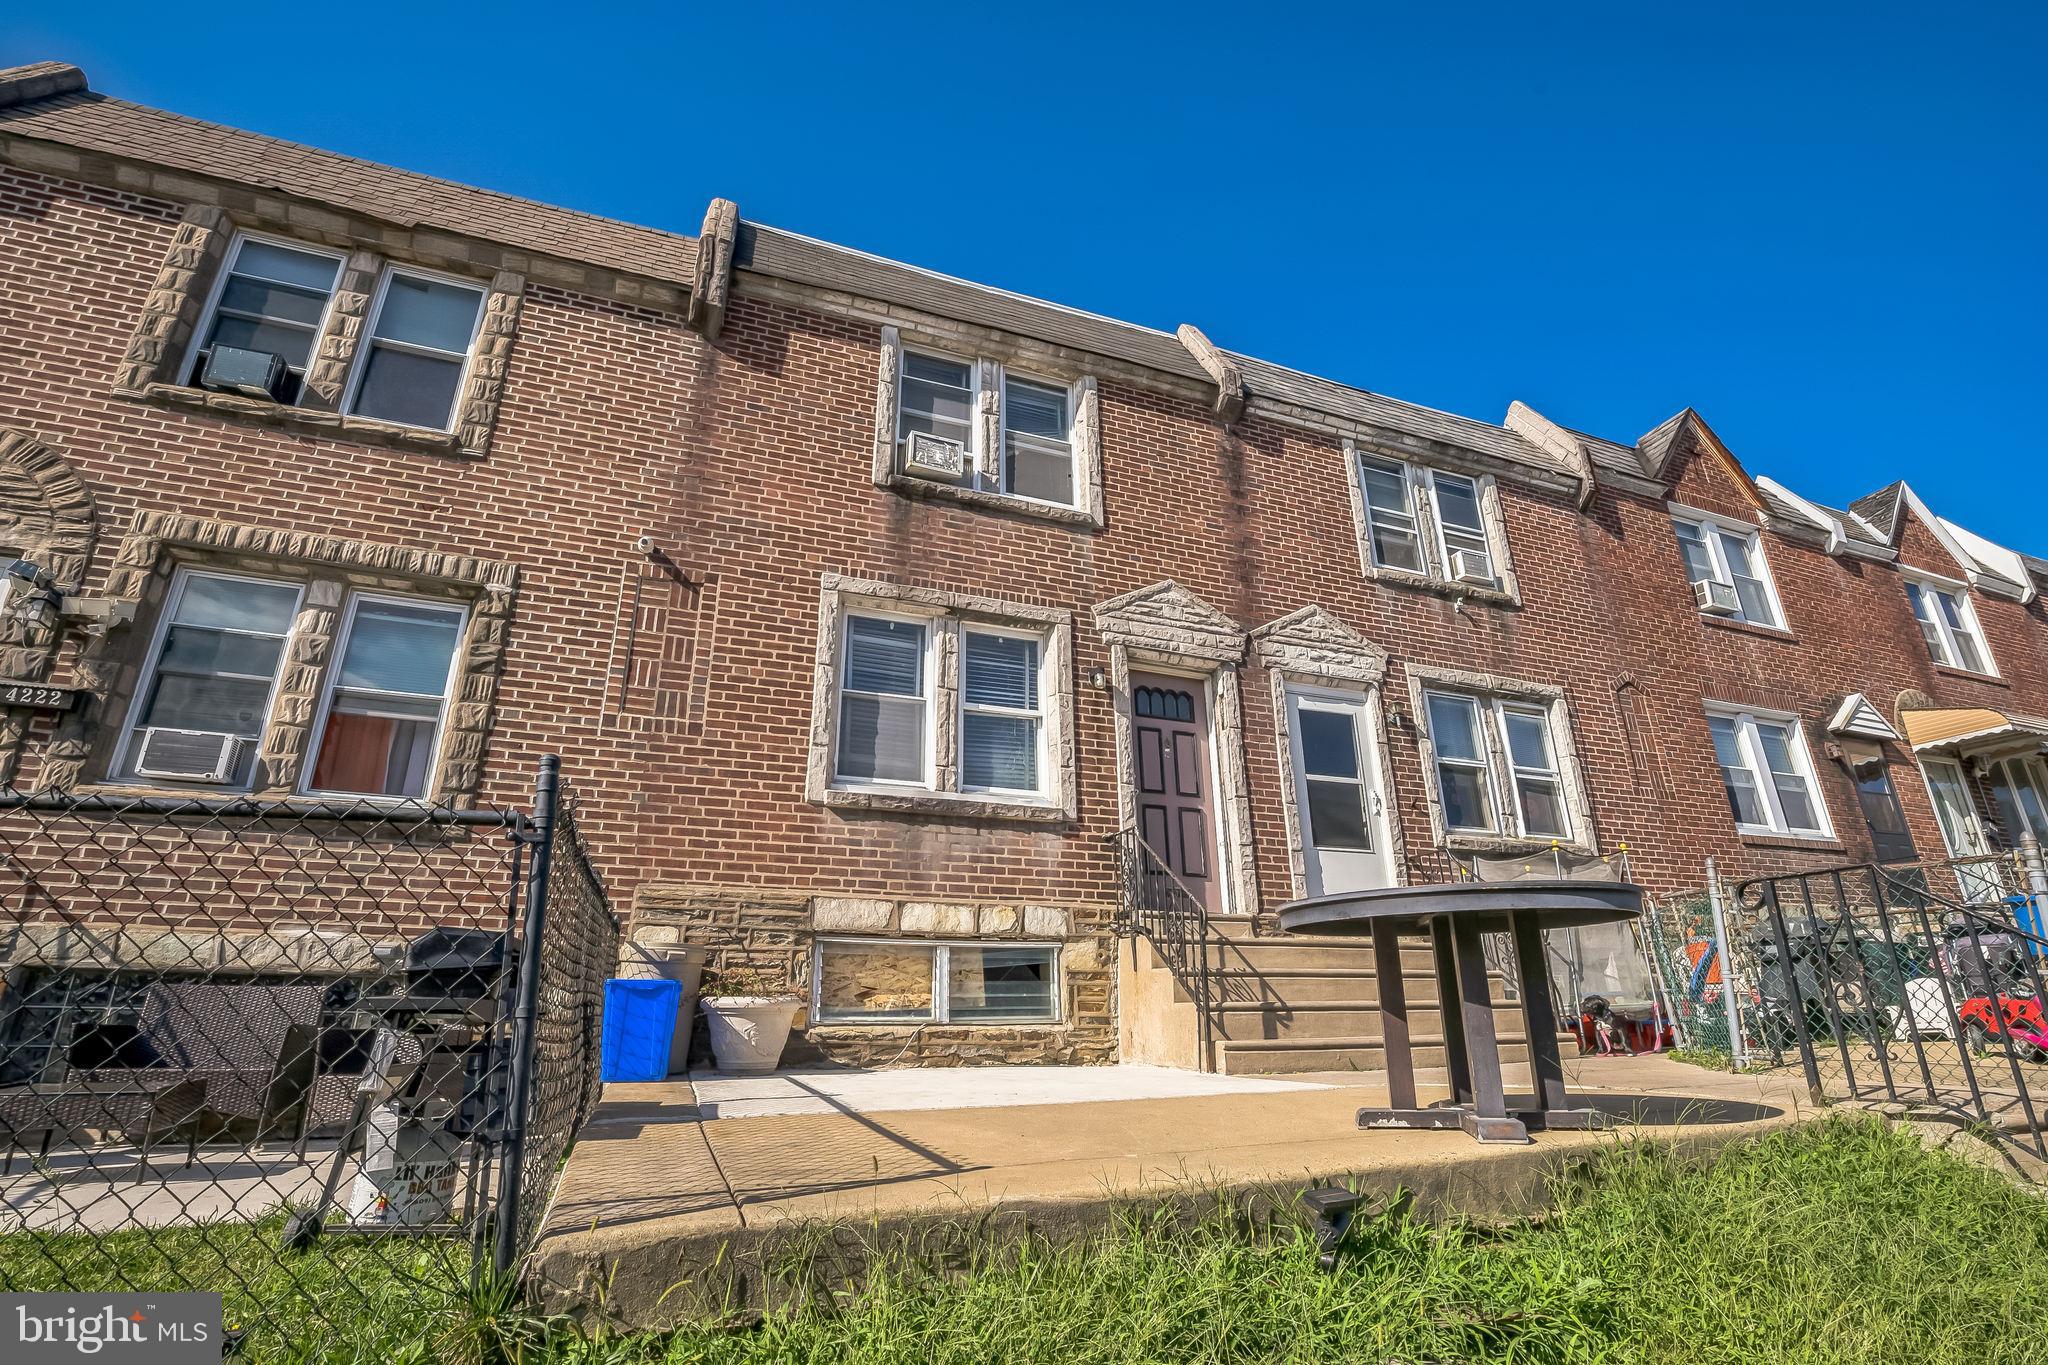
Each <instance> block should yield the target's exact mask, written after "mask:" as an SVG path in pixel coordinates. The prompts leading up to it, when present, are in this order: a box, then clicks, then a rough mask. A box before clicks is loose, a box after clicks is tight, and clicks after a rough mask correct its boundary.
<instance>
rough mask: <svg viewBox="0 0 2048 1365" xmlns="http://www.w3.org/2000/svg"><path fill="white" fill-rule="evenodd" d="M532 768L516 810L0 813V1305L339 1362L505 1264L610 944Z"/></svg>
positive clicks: (571, 1102) (548, 791) (76, 799)
mask: <svg viewBox="0 0 2048 1365" xmlns="http://www.w3.org/2000/svg"><path fill="white" fill-rule="evenodd" d="M555 771H556V768H555V764H554V761H553V760H552V759H549V760H546V761H544V763H543V766H542V771H541V776H540V781H539V782H538V783H537V787H536V800H535V804H534V808H533V810H532V811H531V812H530V813H523V812H519V811H511V810H484V811H455V810H448V809H441V808H433V807H427V806H423V805H420V804H418V803H411V802H397V801H352V802H346V803H319V802H308V801H270V800H251V799H221V798H212V797H202V796H190V797H161V798H158V797H120V796H86V795H75V796H74V795H67V794H63V793H45V794H33V795H31V794H24V793H20V792H14V791H6V792H0V1162H4V1165H0V1289H5V1290H8V1291H38V1290H45V1291H47V1290H68V1291H73V1292H109V1291H120V1290H130V1291H149V1292H173V1291H210V1292H218V1293H220V1294H221V1295H222V1296H223V1306H224V1309H225V1314H226V1320H227V1323H228V1326H229V1328H230V1341H231V1344H232V1343H235V1342H239V1343H240V1344H242V1346H243V1347H244V1348H245V1349H246V1352H247V1354H249V1355H250V1356H252V1357H254V1358H257V1359H269V1358H273V1357H283V1358H291V1359H323V1358H328V1353H329V1352H330V1351H331V1352H332V1358H336V1359H354V1358H361V1353H362V1351H363V1349H364V1343H363V1342H362V1340H361V1339H360V1334H361V1332H362V1330H363V1325H364V1324H366V1323H368V1324H375V1325H376V1326H377V1329H378V1330H380V1331H389V1332H392V1333H395V1334H397V1335H395V1336H394V1337H393V1340H403V1339H404V1333H405V1332H406V1331H408V1330H411V1328H410V1327H409V1326H408V1324H412V1325H415V1326H417V1325H419V1324H423V1323H425V1322H426V1321H428V1320H429V1319H430V1318H431V1316H432V1315H433V1314H434V1312H435V1311H436V1309H437V1308H438V1307H440V1306H442V1305H445V1304H447V1303H450V1302H453V1301H457V1300H459V1299H461V1298H462V1297H463V1296H464V1295H465V1294H467V1293H468V1292H469V1291H470V1289H471V1287H472V1286H473V1285H475V1284H476V1283H478V1282H480V1281H481V1280H482V1279H483V1278H484V1276H485V1273H486V1272H487V1271H489V1270H491V1269H493V1268H496V1269H506V1268H509V1267H510V1266H511V1265H512V1264H513V1262H514V1261H516V1259H517V1257H518V1256H519V1255H520V1254H521V1253H522V1252H523V1251H524V1250H526V1249H527V1248H528V1246H529V1245H530V1242H531V1240H532V1238H533V1237H534V1236H535V1235H536V1234H537V1232H538V1229H539V1226H540V1222H541V1215H542V1213H543V1211H544V1209H545V1205H546V1201H547V1198H548V1195H549V1193H550V1191H551V1189H552V1187H553V1183H554V1180H553V1177H554V1173H555V1170H556V1168H557V1167H558V1165H559V1163H560V1161H561V1158H562V1155H563V1153H564V1152H565V1151H566V1149H567V1147H568V1145H569V1143H570V1141H571V1140H572V1139H573V1137H574V1134H575V1132H576V1130H577V1128H578V1126H579V1125H580V1124H581V1123H582V1122H583V1120H584V1119H585V1118H586V1117H587V1116H588V1114H589V1112H590V1109H591V1107H592V1105H593V1103H594V1100H595V1095H596V1087H597V1074H598V1053H599V1047H598V1029H599V1022H600V1021H599V1009H600V1001H601V992H602V986H603V980H604V978H605V977H606V976H607V975H609V974H610V972H611V970H612V964H614V963H615V962H616V960H617V952H618V931H617V925H616V921H615V919H614V917H613V916H612V913H611V910H610V908H609V905H608V903H607V900H606V897H605V894H604V890H603V887H602V885H601V884H600V882H599V881H598V879H597V876H596V874H595V872H594V870H593V869H592V867H591V864H590V860H589V857H588V854H587V851H586V850H585V848H584V846H583V843H582V840H581V838H580V837H579V835H578V833H577V830H576V825H575V817H574V811H573V804H572V803H570V802H568V801H565V800H557V799H556V798H557V794H556V792H555V785H556V778H555ZM420 1330H422V1331H424V1330H425V1328H424V1327H420ZM372 1357H373V1358H380V1357H376V1356H375V1352H374V1351H373V1352H372Z"/></svg>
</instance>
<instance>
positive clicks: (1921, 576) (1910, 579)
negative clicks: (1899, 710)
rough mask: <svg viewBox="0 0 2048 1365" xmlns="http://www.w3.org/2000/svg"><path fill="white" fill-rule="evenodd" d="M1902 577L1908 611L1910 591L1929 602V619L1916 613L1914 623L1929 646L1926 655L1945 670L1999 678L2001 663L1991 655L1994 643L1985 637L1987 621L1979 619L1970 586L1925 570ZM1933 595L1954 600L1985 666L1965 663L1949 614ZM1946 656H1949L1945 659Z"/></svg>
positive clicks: (1915, 570)
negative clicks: (1929, 629)
mask: <svg viewBox="0 0 2048 1365" xmlns="http://www.w3.org/2000/svg"><path fill="white" fill-rule="evenodd" d="M1899 577H1900V578H1901V579H1902V580H1903V582H1904V584H1905V586H1906V587H1907V589H1908V591H1907V593H1906V609H1907V610H1908V611H1913V593H1912V591H1911V589H1915V588H1917V589H1918V590H1919V592H1920V593H1921V597H1922V600H1923V601H1926V602H1928V612H1929V617H1928V619H1927V620H1925V621H1923V620H1921V618H1920V613H1919V612H1917V611H1913V621H1914V624H1915V625H1916V626H1918V627H1919V628H1920V635H1921V639H1922V640H1923V641H1924V642H1925V643H1926V646H1927V656H1928V657H1929V658H1931V659H1933V660H1934V662H1935V663H1937V664H1940V665H1941V666H1942V667H1943V668H1953V669H1955V670H1956V671H1957V672H1958V673H1970V674H1974V675H1976V676H1977V677H1980V678H1996V677H1998V676H1999V672H1998V660H1996V659H1995V658H1993V657H1992V655H1991V641H1990V639H1989V638H1988V637H1986V636H1985V634H1984V622H1983V621H1982V620H1980V619H1979V618H1978V616H1977V604H1976V602H1975V601H1974V600H1973V597H1974V594H1972V593H1971V592H1970V585H1969V584H1967V583H1964V582H1962V581H1960V580H1958V579H1954V578H1944V577H1943V576H1941V575H1940V574H1934V573H1928V572H1927V571H1926V570H1924V569H1907V570H1902V571H1901V572H1900V575H1899ZM1934 595H1940V596H1947V597H1950V598H1953V599H1954V600H1955V604H1956V615H1957V617H1958V618H1960V619H1961V621H1962V623H1963V627H1964V629H1965V630H1967V631H1968V633H1969V635H1970V636H1971V637H1972V643H1974V644H1975V645H1976V647H1977V652H1978V653H1979V654H1980V655H1982V656H1983V658H1984V667H1983V668H1982V669H1975V668H1971V667H1970V666H1969V665H1968V664H1966V663H1964V662H1963V656H1962V651H1960V650H1959V649H1957V648H1956V629H1955V627H1954V626H1951V625H1950V624H1949V622H1948V615H1947V613H1945V612H1943V611H1942V610H1941V603H1940V601H1939V599H1938V596H1934ZM1929 625H1932V626H1933V628H1934V638H1933V639H1929V638H1928V636H1927V627H1928V626H1929ZM1937 640H1938V641H1939V642H1940V647H1939V649H1937V648H1936V641H1937ZM1943 654H1946V655H1947V656H1948V657H1947V658H1943V657H1942V655H1943Z"/></svg>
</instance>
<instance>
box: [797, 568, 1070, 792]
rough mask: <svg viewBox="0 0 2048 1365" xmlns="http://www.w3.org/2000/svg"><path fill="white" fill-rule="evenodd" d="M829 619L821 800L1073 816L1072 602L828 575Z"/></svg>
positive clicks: (815, 700)
mask: <svg viewBox="0 0 2048 1365" xmlns="http://www.w3.org/2000/svg"><path fill="white" fill-rule="evenodd" d="M818 628H819V636H818V653H817V656H816V657H817V671H816V674H815V675H814V676H815V679H816V682H815V688H814V691H813V693H812V704H813V706H814V708H815V710H814V711H813V717H812V725H811V743H810V749H809V755H808V758H807V762H806V776H805V790H806V792H807V794H808V796H809V798H810V799H811V800H812V801H815V802H817V803H818V804H819V805H824V806H835V807H838V808H840V809H861V810H878V811H888V812H911V813H928V814H938V815H949V814H962V815H968V816H972V817H974V818H980V819H994V820H1028V821H1040V822H1047V821H1057V820H1063V819H1072V818H1073V816H1074V791H1075V788H1074V757H1073V754H1074V750H1073V742H1072V739H1071V736H1072V734H1073V689H1072V686H1071V684H1070V683H1069V682H1068V681H1067V679H1068V678H1069V676H1070V670H1071V668H1072V664H1071V662H1070V660H1071V659H1072V657H1073V643H1072V641H1073V626H1072V624H1071V618H1070V617H1069V616H1068V614H1067V613H1066V612H1064V611H1060V610H1057V609H1053V608H1047V607H1039V606H1032V605H1028V604H1025V603H1010V602H999V601H996V600H995V599H993V598H987V597H968V596H956V595H955V594H952V593H947V592H941V591H939V590H937V589H932V588H921V587H905V586H903V585H901V584H896V583H884V582H879V581H875V580H869V579H852V578H844V577H841V576H840V575H838V574H826V575H824V591H823V593H822V594H821V600H820V603H819V623H818Z"/></svg>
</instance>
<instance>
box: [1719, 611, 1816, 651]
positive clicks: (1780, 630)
mask: <svg viewBox="0 0 2048 1365" xmlns="http://www.w3.org/2000/svg"><path fill="white" fill-rule="evenodd" d="M1700 622H1701V624H1703V625H1709V626H1712V627H1713V628H1714V629H1715V630H1732V631H1734V632H1735V633H1736V634H1738V635H1754V636H1756V637H1757V638H1758V639H1760V640H1784V641H1786V642H1787V643H1790V644H1797V643H1798V640H1799V637H1798V636H1796V635H1794V634H1793V633H1792V632H1791V631H1789V630H1786V629H1785V628H1784V627H1783V626H1762V625H1758V624H1757V623H1756V622H1754V621H1738V620H1736V619H1735V618H1734V617H1732V616H1709V615H1708V614H1707V613H1706V612H1701V613H1700Z"/></svg>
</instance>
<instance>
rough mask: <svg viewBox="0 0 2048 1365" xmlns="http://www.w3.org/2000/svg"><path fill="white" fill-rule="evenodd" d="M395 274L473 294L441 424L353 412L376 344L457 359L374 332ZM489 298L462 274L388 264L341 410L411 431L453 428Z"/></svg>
mask: <svg viewBox="0 0 2048 1365" xmlns="http://www.w3.org/2000/svg"><path fill="white" fill-rule="evenodd" d="M398 275H405V276H407V277H409V278H411V279H416V280H430V281H433V282H436V283H439V284H449V285H455V286H457V287H459V288H462V289H469V290H473V291H474V292H475V293H476V316H475V317H474V318H473V319H471V321H470V324H469V345H468V346H467V347H466V348H465V349H464V350H463V352H462V354H461V356H460V357H459V359H460V360H461V361H462V365H461V368H460V369H458V370H457V371H456V375H455V393H454V395H453V396H452V397H451V398H450V399H449V400H448V421H447V422H446V423H445V424H444V425H442V426H438V427H431V426H423V425H421V424H420V423H417V422H401V421H398V420H397V419H396V418H391V417H377V416H374V415H372V414H370V413H366V412H358V411H356V403H357V401H358V400H359V399H360V398H361V397H362V388H363V379H364V377H365V376H366V375H368V374H369V372H370V356H371V353H372V352H374V351H375V350H376V349H377V348H378V347H379V346H383V347H387V348H389V349H391V350H394V351H403V352H405V353H406V354H408V355H419V356H427V357H429V358H431V359H434V360H453V359H457V358H458V357H457V356H456V354H455V352H453V351H444V350H442V349H440V348H439V347H437V346H422V345H419V344H417V343H415V342H410V341H392V340H389V339H386V338H380V337H379V336H378V335H377V324H378V322H379V321H380V320H381V319H382V318H383V316H384V300H385V298H386V297H387V296H388V295H389V294H390V292H391V281H392V279H393V277H394V276H398ZM490 301H491V287H490V285H489V284H488V283H482V282H479V281H477V280H472V279H465V278H464V277H463V276H461V275H450V274H446V273H444V272H441V271H438V270H422V269H420V268H419V267H417V266H410V265H395V264H390V263H387V264H386V265H385V267H384V271H383V273H382V274H381V275H379V276H378V277H377V297H376V300H375V301H374V302H373V303H372V304H371V305H370V312H369V316H368V317H366V318H364V320H363V331H362V336H361V337H360V338H359V339H358V340H357V343H356V354H355V357H354V359H353V362H352V364H351V365H350V368H349V377H348V390H347V392H346V393H344V394H343V395H342V400H341V410H342V412H344V413H346V414H348V415H349V416H351V417H359V418H361V419H363V420H364V421H367V422H384V423H387V424H389V425H391V426H394V427H405V428H407V429H409V430H412V431H439V432H449V431H453V430H455V426H456V424H457V423H458V422H460V421H461V420H462V391H463V390H464V389H465V388H466V387H467V386H468V384H469V374H470V371H471V370H472V369H474V368H475V366H476V352H477V344H476V343H477V338H478V337H480V336H481V335H482V334H483V327H484V311H485V309H486V308H487V307H489V305H490Z"/></svg>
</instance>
